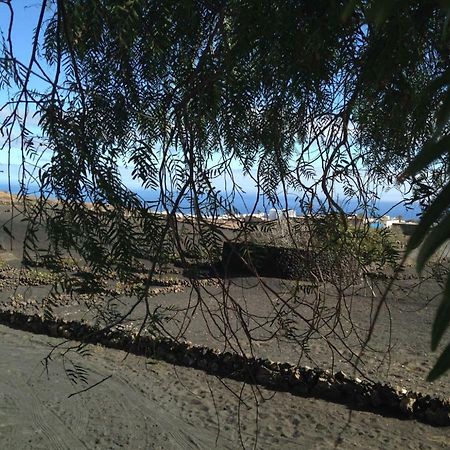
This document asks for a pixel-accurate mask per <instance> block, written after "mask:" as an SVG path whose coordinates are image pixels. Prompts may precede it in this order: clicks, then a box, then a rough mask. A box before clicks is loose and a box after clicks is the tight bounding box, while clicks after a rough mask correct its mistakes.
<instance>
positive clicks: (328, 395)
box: [0, 310, 450, 426]
mask: <svg viewBox="0 0 450 450" xmlns="http://www.w3.org/2000/svg"><path fill="white" fill-rule="evenodd" d="M0 323H2V324H5V325H7V326H10V327H13V328H17V329H20V330H24V331H30V332H33V333H37V334H46V335H49V336H52V337H60V338H64V339H68V340H75V341H79V342H83V343H90V344H100V345H103V346H105V347H109V348H115V349H120V350H124V351H129V352H131V353H134V354H136V355H142V356H146V357H152V358H156V359H161V360H164V361H166V362H169V363H173V364H176V365H182V366H187V367H192V368H195V369H200V370H203V371H205V372H207V373H209V374H212V375H216V376H219V377H227V378H232V379H235V380H239V381H245V382H247V383H252V384H258V385H261V386H264V387H266V388H269V389H272V390H277V391H287V392H291V393H292V394H294V395H299V396H310V397H315V398H320V399H325V400H329V401H333V402H336V403H342V404H347V405H349V406H351V407H355V408H358V409H364V410H369V411H374V412H381V413H384V414H390V415H393V416H397V417H403V418H410V419H416V420H419V421H422V422H425V423H428V424H431V425H434V426H450V402H449V401H448V400H442V399H439V398H432V397H430V396H429V395H422V394H420V393H417V392H412V391H407V390H406V389H394V388H393V387H391V386H389V385H387V384H377V383H371V382H368V381H365V380H360V379H358V378H351V377H348V376H347V375H345V374H344V373H343V372H337V373H335V374H332V373H331V372H329V371H326V370H321V369H317V368H316V369H311V368H309V367H299V366H295V365H292V364H290V363H282V362H277V361H271V360H268V359H256V358H250V357H246V356H243V355H238V354H235V353H230V352H220V351H219V350H216V349H211V348H208V347H202V346H197V345H193V344H192V343H190V342H175V341H172V340H168V339H160V338H154V337H151V336H137V335H136V334H133V333H131V332H125V331H123V330H118V329H105V330H99V329H97V328H95V327H93V326H91V325H89V324H86V323H82V322H77V321H66V320H63V319H51V320H49V319H47V318H44V317H41V316H40V315H27V314H24V313H22V312H17V311H12V310H0Z"/></svg>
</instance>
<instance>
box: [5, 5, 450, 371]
mask: <svg viewBox="0 0 450 450" xmlns="http://www.w3.org/2000/svg"><path fill="white" fill-rule="evenodd" d="M1 3H3V5H0V7H2V9H3V10H4V11H5V10H6V11H8V13H9V18H10V21H9V27H7V28H5V29H3V30H2V39H3V48H2V53H1V58H0V87H1V88H6V87H8V89H9V90H10V91H13V92H14V96H13V97H12V99H8V101H7V102H5V106H4V109H3V111H5V112H8V114H6V118H5V119H4V121H3V124H2V128H1V130H2V134H3V136H4V137H5V140H4V145H3V148H4V149H7V148H12V147H14V146H15V145H18V146H19V147H20V149H21V151H22V152H23V157H24V159H28V160H30V161H36V160H37V159H38V158H39V155H40V151H41V149H42V148H45V151H46V152H49V153H50V155H51V160H50V162H49V163H46V164H38V163H36V164H35V166H34V167H32V166H30V165H27V166H24V167H25V168H24V171H23V176H24V179H23V181H24V183H23V185H22V192H21V193H22V195H23V196H26V195H27V181H28V182H29V180H30V179H32V180H33V179H34V180H36V181H37V182H38V184H39V193H40V201H39V202H38V203H36V204H33V205H32V206H30V205H28V206H27V211H28V215H29V217H32V218H34V221H35V222H36V223H37V222H39V221H44V222H45V223H46V226H47V228H48V233H49V236H50V238H51V242H52V244H53V245H54V246H55V248H57V247H59V246H62V247H63V248H66V249H72V250H75V251H77V252H79V253H80V254H81V255H82V256H83V257H84V258H85V259H86V261H88V262H89V263H90V264H91V266H92V268H93V269H94V270H95V271H99V272H102V271H104V270H107V269H108V268H111V267H113V268H114V269H115V270H117V272H118V273H119V275H120V276H122V277H124V278H126V277H127V274H128V273H129V269H130V267H131V266H132V264H131V262H132V261H133V258H135V257H136V255H139V254H141V253H142V251H143V249H145V251H146V252H147V253H148V254H151V255H154V261H155V264H154V265H153V268H152V270H151V271H150V273H149V279H151V278H152V276H153V275H154V273H155V269H156V266H157V263H159V262H161V261H163V260H164V258H168V257H169V256H168V255H169V254H170V252H171V251H172V250H171V249H172V248H173V246H175V247H176V248H177V249H178V250H180V251H181V247H182V246H183V245H184V243H183V242H181V240H180V234H179V232H178V231H179V230H178V225H177V221H176V220H171V218H172V219H173V218H176V214H177V213H184V214H186V213H189V214H190V215H191V216H192V217H194V218H195V219H196V220H197V222H198V224H200V225H201V227H200V228H201V230H202V232H201V234H200V237H199V239H200V241H199V242H200V244H201V245H202V246H203V247H204V248H205V249H206V250H205V251H206V252H207V253H209V254H212V253H214V252H216V253H217V252H220V245H221V244H220V239H219V237H220V236H219V231H218V230H217V229H214V228H211V227H209V228H208V227H206V224H207V222H206V218H207V217H209V218H210V217H213V218H214V217H217V216H218V215H219V214H221V213H224V212H228V213H230V214H233V212H234V206H233V205H234V203H235V201H236V199H237V198H239V196H241V195H243V193H244V189H243V188H241V187H240V186H239V184H238V183H237V182H236V179H235V178H236V175H235V170H236V168H239V169H242V170H243V171H244V173H246V174H247V176H248V177H250V178H252V179H253V180H254V184H255V186H256V190H257V194H256V198H259V197H260V196H264V198H266V199H268V200H269V201H270V202H271V204H273V205H275V206H279V207H282V208H288V200H287V195H288V194H289V193H292V192H293V193H295V195H296V203H297V205H298V206H299V208H301V209H302V210H303V211H304V212H308V211H311V208H312V206H311V205H319V206H320V208H321V209H322V210H323V211H331V212H333V211H334V212H337V213H338V214H339V213H342V212H343V204H345V202H346V201H348V200H349V199H353V200H355V199H356V204H355V205H356V206H355V207H354V209H355V210H364V209H365V210H368V209H369V208H370V207H371V205H372V204H373V202H374V201H375V200H376V199H377V197H378V194H379V192H378V189H379V186H395V185H398V184H399V183H402V182H405V181H406V182H407V186H409V187H410V190H409V191H408V192H407V194H406V198H407V200H409V201H410V202H412V201H419V202H420V203H421V205H422V206H423V208H424V209H425V213H424V215H423V217H422V221H421V225H420V227H419V231H418V232H417V233H416V234H415V236H414V237H413V239H412V240H411V242H410V249H412V248H415V247H417V246H418V245H420V244H421V243H422V241H423V240H424V239H425V238H426V241H425V245H423V246H422V247H421V252H420V257H419V268H420V267H422V266H423V264H424V262H425V261H426V260H427V259H428V258H429V257H430V255H431V254H432V253H433V252H434V251H435V250H436V248H437V247H438V246H439V245H440V244H441V243H442V242H443V241H444V240H445V239H447V238H448V237H449V230H450V227H449V226H448V224H449V222H450V215H446V214H447V210H448V206H449V204H450V194H449V192H450V187H449V184H448V144H449V142H450V137H449V135H448V131H449V129H448V119H449V111H450V94H449V92H450V91H449V87H448V86H449V82H450V72H449V58H450V52H449V49H450V35H449V29H448V12H449V10H448V8H449V5H448V2H446V1H432V0H423V1H418V2H410V1H406V0H396V1H392V2H386V1H382V0H377V1H363V0H341V1H338V0H327V1H325V0H314V1H312V0H302V1H292V0H283V1H276V2H260V1H255V0H239V1H236V0H183V1H175V0H164V1H161V0H126V1H125V0H43V1H41V2H40V10H38V12H37V16H36V18H37V22H36V31H35V34H34V38H33V42H32V43H30V45H31V46H32V53H31V57H30V59H29V61H21V60H20V59H19V58H17V57H16V48H15V43H14V42H13V41H14V40H13V37H12V30H13V27H14V14H13V13H14V9H15V8H17V6H16V5H15V4H13V2H10V1H2V2H1ZM6 105H7V106H6ZM33 115H34V116H35V117H37V118H38V120H39V128H40V129H41V130H42V137H41V138H40V140H37V139H36V138H35V137H33V133H32V132H31V131H30V129H29V125H28V123H29V120H30V117H31V116H33ZM17 136H19V138H17ZM17 139H19V142H20V144H16V143H17V142H18V141H17ZM38 143H39V145H38ZM124 164H125V165H127V166H128V167H130V168H131V169H132V175H133V178H134V179H135V180H136V181H137V182H138V183H139V184H140V186H141V187H142V188H144V189H146V190H147V191H148V192H152V193H153V194H154V195H153V198H154V200H152V201H144V199H143V198H142V197H141V196H140V195H138V193H136V192H133V191H132V190H131V189H130V188H129V187H128V186H126V185H125V184H124V182H123V180H122V178H121V174H120V170H119V167H120V166H121V165H124ZM30 167H31V168H30ZM50 197H56V198H57V199H58V200H59V203H58V205H57V206H54V205H53V204H50V203H49V202H48V199H49V198H50ZM88 202H89V204H88ZM52 205H53V206H52ZM92 205H93V206H92ZM105 205H111V206H113V208H108V207H105ZM44 206H45V207H44ZM48 208H50V210H51V213H49V212H48ZM256 208H257V204H256V203H255V205H252V207H250V210H252V209H253V211H255V210H256ZM152 210H160V211H165V212H166V213H167V217H168V220H167V221H161V220H159V219H158V218H157V217H156V218H155V215H154V214H152V213H151V211H152ZM436 223H438V225H437V226H436V227H435V228H433V230H432V231H431V233H429V231H430V229H431V228H432V226H433V225H434V224H436ZM32 231H33V228H32V227H31V229H30V238H31V236H32V234H33V233H32ZM427 236H428V237H427ZM449 286H450V281H449V282H447V286H446V288H445V295H444V297H443V300H442V303H441V306H440V309H439V313H438V317H437V319H436V322H435V325H434V328H433V348H436V346H437V344H438V342H439V341H440V338H441V337H442V335H443V333H444V330H445V329H446V328H447V327H448V324H449V323H450V287H449ZM449 367H450V345H449V346H448V347H447V348H446V350H445V351H444V353H443V355H442V357H441V358H440V359H439V361H438V363H437V365H436V367H435V369H434V371H433V373H432V374H431V378H434V377H436V376H438V375H440V374H441V373H443V372H444V371H445V370H447V369H448V368H449Z"/></svg>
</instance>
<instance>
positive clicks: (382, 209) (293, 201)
mask: <svg viewBox="0 0 450 450" xmlns="http://www.w3.org/2000/svg"><path fill="white" fill-rule="evenodd" d="M17 175H18V172H17V171H14V170H12V171H11V177H10V179H9V180H8V171H7V168H6V167H4V166H3V167H2V166H0V191H4V192H9V191H11V192H12V193H13V194H16V193H18V192H19V190H20V183H19V181H18V179H19V178H18V176H17ZM124 181H125V183H126V185H127V187H128V188H129V189H130V190H132V191H133V192H135V193H136V194H137V195H139V196H140V197H141V198H142V199H143V200H145V201H146V202H149V204H150V206H151V205H152V203H153V202H156V201H157V200H158V198H159V193H158V192H157V191H154V190H153V191H152V190H144V189H142V188H140V186H139V185H137V183H136V182H135V181H134V180H131V179H130V180H128V182H127V180H124ZM27 192H28V193H30V194H33V193H35V194H37V193H38V192H39V190H38V186H37V184H36V183H33V182H30V183H28V185H27ZM202 200H204V203H205V205H206V203H207V201H206V200H207V199H206V197H204V198H203V199H202ZM338 203H339V201H338ZM339 204H340V205H341V207H342V208H343V209H344V211H346V212H347V213H349V214H354V213H363V212H364V211H362V210H361V209H360V208H358V204H357V202H356V201H354V200H352V199H351V198H350V199H346V202H345V203H344V202H343V203H339ZM371 206H372V207H371V208H370V210H368V215H369V216H370V217H375V218H377V217H382V216H384V215H389V216H391V217H393V218H394V217H401V218H403V219H404V220H418V219H419V218H420V214H421V209H420V207H419V205H412V206H408V207H406V206H405V205H404V203H402V202H400V201H392V200H383V198H381V199H380V200H379V201H378V202H376V203H374V204H373V205H371ZM180 207H181V209H182V210H183V211H184V212H186V213H189V212H190V209H191V206H190V202H189V199H187V198H186V199H184V200H183V202H182V203H181V204H180ZM230 207H231V208H233V210H234V211H235V212H236V213H241V214H248V213H250V212H252V211H254V212H265V213H268V212H269V210H270V209H271V208H274V207H275V209H292V210H295V211H296V213H297V214H298V215H302V213H303V212H302V208H301V205H300V201H299V200H298V196H297V195H296V194H289V195H288V196H287V204H286V201H285V199H284V198H283V196H280V202H279V203H278V204H276V205H274V204H272V203H271V202H270V201H269V200H268V199H267V198H264V197H262V196H260V197H258V198H257V196H256V194H255V193H252V192H248V193H244V194H241V195H236V196H235V197H234V198H233V201H232V204H231V205H230ZM313 209H314V210H318V209H319V204H318V203H316V204H314V205H313ZM205 211H206V214H208V212H207V208H206V209H205ZM226 212H227V211H226V210H225V209H223V210H222V211H220V213H221V214H223V213H226Z"/></svg>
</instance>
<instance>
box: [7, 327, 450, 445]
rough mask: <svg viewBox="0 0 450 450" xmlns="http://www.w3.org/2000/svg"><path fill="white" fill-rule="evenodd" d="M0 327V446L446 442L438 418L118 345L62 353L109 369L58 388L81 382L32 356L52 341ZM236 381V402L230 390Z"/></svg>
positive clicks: (91, 368) (92, 370)
mask: <svg viewBox="0 0 450 450" xmlns="http://www.w3.org/2000/svg"><path fill="white" fill-rule="evenodd" d="M0 335H1V339H2V344H3V345H2V346H1V350H0V351H1V355H0V373H1V375H2V376H1V377H0V396H1V403H0V404H1V407H0V417H1V419H0V445H1V448H5V449H6V448H7V449H28V448H30V449H84V448H88V449H112V448H114V449H115V448H127V449H188V448H202V449H210V448H229V449H234V448H240V446H241V439H242V442H243V444H244V445H245V447H246V448H252V446H253V445H254V444H255V439H257V441H256V446H257V448H261V449H273V448H285V449H287V448H289V449H291V448H292V449H294V448H295V449H298V448H305V449H328V448H335V447H337V448H343V449H347V448H364V449H437V448H443V449H444V448H448V444H449V442H450V441H449V439H450V431H449V430H448V429H446V428H433V427H429V426H426V425H424V424H421V423H417V422H414V421H402V420H398V419H393V418H386V417H382V416H379V415H376V414H371V413H367V412H360V411H349V410H348V409H347V408H346V407H345V406H342V405H336V404H333V403H328V402H324V401H320V400H314V399H304V398H299V397H294V396H292V395H290V394H286V393H277V394H274V393H272V392H269V391H266V390H261V391H259V392H254V391H252V390H251V388H250V387H248V386H247V387H242V386H241V385H240V384H239V383H236V382H233V381H230V380H223V383H222V382H221V380H218V379H217V378H215V377H211V376H207V375H205V374H204V373H202V372H200V371H196V370H192V369H184V368H179V367H178V368H176V369H175V368H174V367H172V366H170V365H168V364H165V363H161V362H156V361H152V360H148V359H144V358H139V357H135V356H132V355H128V357H127V358H126V359H124V356H125V353H124V352H120V351H114V350H110V349H108V350H106V349H104V348H101V347H89V349H90V352H91V355H90V356H87V357H83V358H78V359H76V358H75V360H74V359H73V357H72V360H73V361H74V362H78V363H79V364H80V365H82V366H83V367H84V368H85V369H86V370H87V373H88V380H89V383H96V382H98V381H100V380H102V379H104V378H105V377H110V378H108V379H107V380H106V381H105V382H103V383H102V384H99V385H98V386H96V387H95V388H93V389H91V390H89V391H87V392H84V393H80V394H78V395H75V396H73V397H71V398H68V396H69V395H70V394H72V393H74V392H77V391H78V390H79V389H82V388H83V385H80V384H78V385H74V384H72V383H71V382H70V380H69V379H68V378H67V377H66V375H65V373H64V371H63V369H62V366H61V363H60V362H58V361H60V360H58V359H56V360H55V362H54V363H52V364H51V365H50V367H49V372H48V374H47V373H46V372H45V371H44V370H43V365H42V364H41V363H40V361H41V359H42V358H44V357H45V356H46V355H47V354H48V352H49V350H50V345H55V344H56V343H59V342H61V341H58V340H56V339H52V338H48V337H45V336H44V337H43V336H37V335H32V334H28V333H23V332H19V331H16V330H11V329H9V328H7V327H3V326H0ZM225 383H226V385H225ZM242 388H243V390H242ZM210 389H211V391H212V392H213V393H214V396H212V395H211V392H210ZM241 390H242V398H243V401H244V402H245V404H243V403H239V402H238V400H237V399H236V397H235V396H234V395H233V394H232V392H240V391H241ZM256 400H257V401H258V402H256ZM257 403H258V406H257ZM256 416H258V422H256ZM239 430H241V432H240V433H239ZM257 430H258V432H256V431H257ZM239 434H240V435H241V436H239Z"/></svg>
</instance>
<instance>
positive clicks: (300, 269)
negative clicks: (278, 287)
mask: <svg viewBox="0 0 450 450" xmlns="http://www.w3.org/2000/svg"><path fill="white" fill-rule="evenodd" d="M222 266H223V271H224V275H226V276H227V275H228V276H246V275H247V276H249V275H259V276H262V277H274V278H285V279H299V280H312V279H315V275H316V274H317V273H318V272H320V273H321V274H322V275H323V274H324V273H326V272H327V271H329V267H330V264H327V258H325V256H324V255H321V254H319V253H317V252H313V251H311V250H305V249H300V248H286V247H277V246H272V245H261V244H255V243H251V242H224V244H223V249H222Z"/></svg>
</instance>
